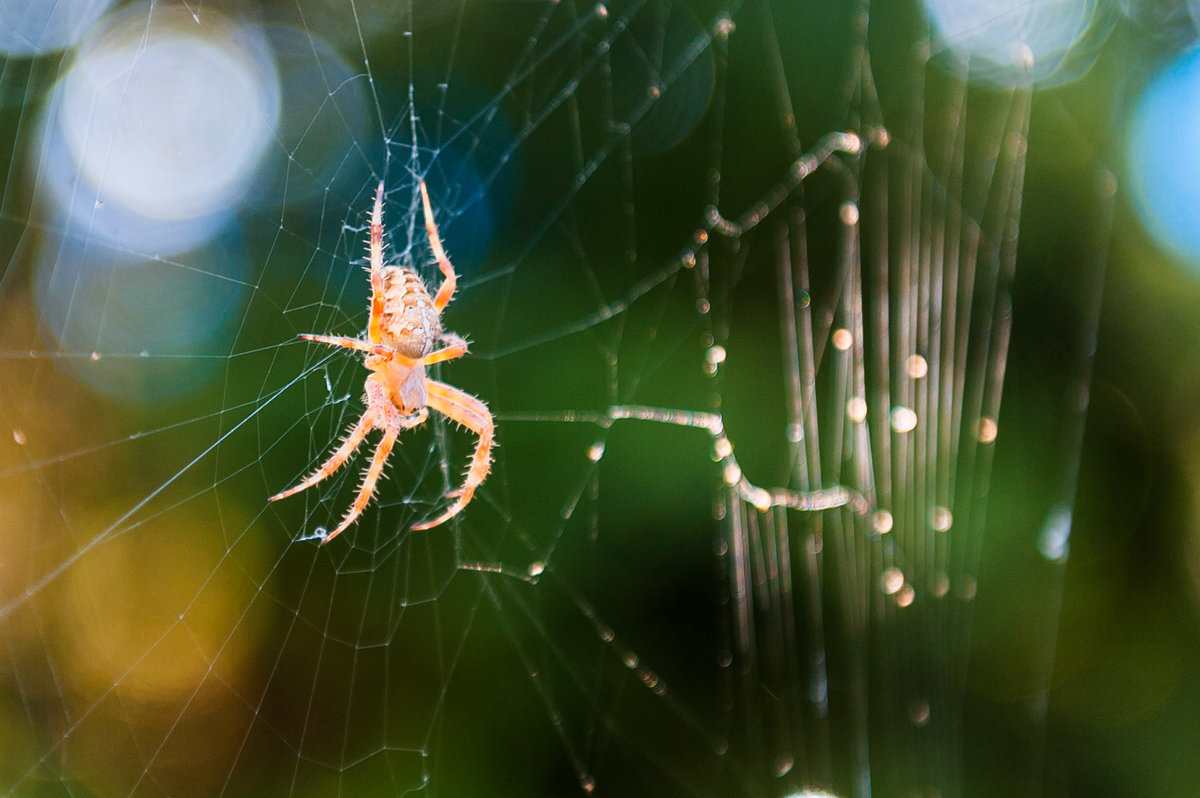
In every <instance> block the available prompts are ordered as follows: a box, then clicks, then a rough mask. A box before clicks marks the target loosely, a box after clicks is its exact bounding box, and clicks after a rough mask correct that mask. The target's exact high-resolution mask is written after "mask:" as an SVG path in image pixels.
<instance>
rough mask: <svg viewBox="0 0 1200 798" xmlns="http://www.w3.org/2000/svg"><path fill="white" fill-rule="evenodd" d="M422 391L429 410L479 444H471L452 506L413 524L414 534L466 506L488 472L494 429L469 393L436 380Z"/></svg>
mask: <svg viewBox="0 0 1200 798" xmlns="http://www.w3.org/2000/svg"><path fill="white" fill-rule="evenodd" d="M425 390H426V393H427V397H426V400H427V402H428V404H429V407H432V408H433V409H434V410H436V411H438V412H439V413H441V414H442V415H444V416H446V417H447V418H450V419H453V420H454V421H457V422H458V423H459V424H462V425H463V426H464V427H466V428H467V429H469V430H471V431H472V432H474V433H475V434H476V435H478V436H479V443H477V444H476V445H475V454H474V455H473V456H472V457H471V464H470V465H469V466H468V467H467V475H466V479H465V480H463V484H462V487H460V488H458V489H457V490H454V491H451V492H450V493H449V494H448V495H450V496H454V497H457V498H456V499H455V501H454V503H453V504H451V505H450V507H448V508H447V509H446V510H445V511H444V512H443V513H442V514H441V515H439V516H437V517H436V518H434V519H433V520H431V521H423V522H421V523H419V524H414V525H413V530H414V531H419V530H422V529H429V528H431V527H435V526H437V525H438V524H441V523H443V522H444V521H448V520H449V519H451V518H453V517H454V516H456V515H458V513H459V512H461V511H462V509H463V508H464V507H466V506H467V503H468V502H469V501H471V497H472V496H474V495H475V489H476V488H477V487H479V485H480V484H482V483H483V480H484V478H485V477H487V475H488V472H489V471H490V470H491V467H492V433H493V431H494V430H495V423H494V421H493V420H492V414H491V413H489V412H488V409H487V405H485V404H484V403H483V402H481V401H480V400H479V399H476V398H475V397H474V396H471V395H470V394H469V393H466V392H465V391H461V390H459V389H458V388H455V387H453V386H450V385H446V384H445V383H443V382H438V381H436V380H428V381H426V384H425Z"/></svg>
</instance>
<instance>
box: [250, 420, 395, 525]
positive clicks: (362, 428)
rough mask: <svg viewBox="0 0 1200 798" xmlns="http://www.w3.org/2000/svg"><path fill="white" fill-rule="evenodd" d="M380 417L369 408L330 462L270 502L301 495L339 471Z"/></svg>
mask: <svg viewBox="0 0 1200 798" xmlns="http://www.w3.org/2000/svg"><path fill="white" fill-rule="evenodd" d="M378 417H379V411H378V410H376V409H375V407H373V406H370V407H367V409H366V411H365V412H364V413H363V414H362V416H361V417H360V418H359V419H358V421H357V422H356V423H355V425H354V427H353V428H352V429H351V430H350V432H348V433H346V439H345V440H343V441H342V445H341V446H339V447H338V448H337V449H336V450H335V451H334V452H333V454H331V455H329V459H328V460H326V461H325V462H324V463H322V464H321V466H320V467H319V468H318V469H317V470H316V471H314V472H313V473H312V474H311V475H310V476H308V477H307V478H305V479H304V480H302V481H301V482H300V483H299V484H297V485H295V486H294V487H291V488H288V489H287V490H285V491H283V492H281V493H276V494H275V495H274V496H272V497H271V498H270V499H269V500H268V501H273V502H276V501H279V500H280V499H286V498H287V497H288V496H291V495H293V494H296V493H299V492H300V491H302V490H305V489H307V488H311V487H312V486H313V485H316V484H317V483H318V482H320V481H321V480H323V479H325V478H326V477H328V476H329V475H331V474H332V473H333V472H334V471H337V470H338V469H339V468H341V467H342V465H343V464H344V463H345V462H346V460H347V459H349V457H350V455H352V454H353V453H354V450H355V449H357V448H358V446H359V444H360V443H362V442H363V438H365V437H367V433H368V432H370V431H371V427H373V426H375V419H376V418H378Z"/></svg>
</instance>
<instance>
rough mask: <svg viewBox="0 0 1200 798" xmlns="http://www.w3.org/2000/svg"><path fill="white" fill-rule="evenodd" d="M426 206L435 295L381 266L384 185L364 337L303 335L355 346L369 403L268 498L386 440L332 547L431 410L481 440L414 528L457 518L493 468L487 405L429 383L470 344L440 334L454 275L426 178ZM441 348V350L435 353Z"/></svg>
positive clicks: (405, 274) (313, 480) (412, 277)
mask: <svg viewBox="0 0 1200 798" xmlns="http://www.w3.org/2000/svg"><path fill="white" fill-rule="evenodd" d="M420 185H421V205H422V208H423V210H424V212H425V231H426V233H427V234H428V236H429V248H430V249H431V250H433V256H434V258H435V259H436V260H437V265H438V268H439V269H440V270H441V272H442V275H443V277H444V278H445V279H443V281H442V285H441V287H440V288H439V289H438V292H437V295H436V296H434V297H432V298H430V296H429V290H428V289H427V288H426V287H425V283H424V282H423V281H422V280H421V278H420V277H419V276H418V275H417V273H416V272H414V271H413V270H412V269H407V268H404V267H401V266H384V265H383V183H382V182H381V183H380V184H379V188H378V189H376V191H375V208H374V210H373V211H372V212H371V234H370V237H369V239H368V241H367V250H368V252H369V254H370V272H371V316H370V319H369V320H368V322H367V335H366V339H365V340H363V339H361V338H347V337H339V336H330V335H312V334H309V333H303V334H301V335H300V337H301V338H303V339H304V340H306V341H316V342H317V343H322V344H329V345H330V346H340V347H344V348H346V349H353V350H355V351H357V352H362V353H364V354H365V355H366V358H365V365H366V367H367V368H368V369H369V370H370V372H371V373H370V374H368V375H367V380H366V391H367V393H366V404H367V408H366V410H364V411H363V414H362V417H361V418H359V419H358V421H357V422H356V423H355V424H354V426H353V427H352V428H351V429H350V431H349V432H348V433H347V434H346V438H345V439H344V440H343V441H342V444H341V445H340V446H338V447H337V449H335V450H334V452H333V454H331V455H329V459H327V460H326V461H325V462H324V463H323V464H322V465H321V467H320V468H318V469H317V470H316V471H314V472H313V473H312V475H311V476H309V477H307V478H306V479H304V480H303V481H301V482H300V483H299V484H298V485H296V486H295V487H292V488H288V489H287V490H285V491H283V492H282V493H278V494H276V495H274V496H272V497H271V499H270V501H278V500H279V499H283V498H286V497H288V496H291V495H292V494H294V493H299V492H300V491H302V490H305V489H306V488H311V487H312V486H313V485H316V484H317V483H318V482H320V481H321V480H323V479H325V478H326V477H328V476H329V475H330V474H332V473H333V472H335V471H337V470H338V468H340V467H341V466H342V465H343V464H344V463H345V462H346V460H348V459H349V457H350V455H351V454H353V453H354V450H355V449H357V448H358V446H359V444H361V443H362V442H363V439H364V438H366V436H367V433H369V432H370V431H371V430H372V429H376V428H378V429H381V430H383V438H382V439H381V440H380V441H379V445H378V446H377V447H376V448H375V454H374V455H373V456H372V457H371V464H370V465H369V466H368V467H367V470H366V473H365V474H364V475H363V481H362V486H361V487H360V488H359V491H358V497H357V498H356V499H355V500H354V504H353V505H351V506H350V509H349V510H347V511H346V515H345V516H344V517H343V518H342V522H341V523H340V524H338V526H337V528H336V529H334V530H333V533H332V534H329V535H327V536H325V537H324V538H323V539H322V543H328V542H329V541H331V540H333V539H334V538H336V537H337V536H338V535H340V534H341V533H342V532H345V531H346V529H347V528H348V527H349V526H350V525H351V524H353V523H354V522H355V521H356V520H357V519H358V517H359V515H361V514H362V511H363V509H364V508H365V507H366V506H367V503H368V502H370V501H371V496H372V495H373V494H374V493H375V484H376V482H378V481H379V475H380V473H381V472H382V471H383V466H384V463H386V462H387V459H388V455H389V454H391V451H392V447H393V446H394V445H395V443H396V438H397V437H398V436H399V435H400V433H401V432H402V431H403V430H406V429H412V428H413V427H416V426H419V425H420V424H421V423H422V422H424V421H425V419H426V418H427V417H428V416H429V408H433V409H434V410H436V411H438V412H439V413H441V414H442V415H444V416H446V417H447V418H450V419H453V420H454V421H456V422H458V423H459V424H461V425H463V426H464V427H466V428H467V429H469V430H471V431H472V432H474V433H475V434H476V435H477V436H478V437H479V442H478V443H477V444H476V446H475V454H474V455H473V456H472V457H471V463H470V465H469V466H468V467H467V473H466V479H465V480H464V481H463V484H462V487H460V488H458V489H456V490H453V491H451V492H450V493H448V494H447V497H448V498H454V499H455V501H454V503H453V504H451V505H450V506H449V507H448V508H447V509H446V510H445V511H444V512H442V514H441V515H439V516H437V517H436V518H434V519H433V520H431V521H424V522H422V523H420V524H416V525H414V526H413V529H414V530H421V529H429V528H431V527H435V526H437V525H438V524H441V523H443V522H445V521H448V520H449V519H451V518H453V517H454V516H456V515H458V513H460V512H461V511H462V509H463V508H464V507H466V506H467V502H469V501H471V497H472V496H473V495H474V494H475V489H476V488H478V487H479V486H480V485H481V484H483V480H484V479H485V478H486V477H487V475H488V472H489V471H490V470H491V462H492V433H493V431H494V429H495V424H494V420H493V418H492V414H491V413H489V412H488V409H487V405H485V404H484V403H483V402H481V401H480V400H479V399H477V398H475V397H474V396H471V395H470V394H468V393H466V392H465V391H462V390H459V389H458V388H455V387H453V386H451V385H447V384H445V383H443V382H438V381H437V380H433V379H430V378H429V377H428V376H426V374H425V367H426V366H430V365H433V364H434V363H441V362H443V361H446V360H452V359H454V358H456V357H462V356H463V355H465V354H466V352H467V342H466V341H465V340H464V339H462V338H461V337H459V336H457V335H455V334H454V333H449V332H443V330H442V321H441V314H442V310H444V309H445V307H446V305H447V304H449V302H450V300H451V299H452V298H453V297H454V288H455V285H456V282H457V280H456V276H455V274H454V267H453V266H452V265H451V264H450V259H449V258H448V257H446V252H445V250H444V249H443V248H442V241H441V238H439V236H438V230H437V225H436V224H434V221H433V208H432V207H431V206H430V204H429V191H428V190H427V189H426V188H425V181H424V180H422V181H421V184H420ZM439 344H441V345H442V347H441V348H440V349H437V348H435V347H436V346H437V345H439Z"/></svg>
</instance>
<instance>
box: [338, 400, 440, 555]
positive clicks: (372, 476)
mask: <svg viewBox="0 0 1200 798" xmlns="http://www.w3.org/2000/svg"><path fill="white" fill-rule="evenodd" d="M384 413H385V415H386V417H387V426H386V427H385V428H384V433H383V438H382V439H381V440H380V441H379V446H377V447H375V454H374V455H373V456H372V457H371V464H370V465H369V466H367V470H366V473H364V474H363V481H362V486H361V487H360V488H359V489H358V497H357V498H355V500H354V504H352V505H351V506H350V509H349V510H347V511H346V515H345V517H343V518H342V522H341V523H340V524H338V526H337V529H335V530H333V532H332V533H330V534H329V535H327V536H326V537H325V538H324V539H323V540H322V541H321V543H322V544H325V543H328V542H329V541H331V540H333V539H334V538H336V537H337V536H338V535H340V534H342V533H343V532H345V531H346V530H347V529H349V527H350V525H351V524H353V523H354V522H355V521H357V520H358V517H359V516H360V515H362V511H363V510H365V509H366V507H367V504H368V503H369V502H370V501H371V497H372V496H373V495H375V484H376V483H377V482H378V481H379V476H380V474H382V473H383V466H384V465H385V464H386V463H387V459H388V456H389V455H390V454H391V453H392V447H393V446H395V445H396V438H397V437H399V435H400V431H401V430H402V429H407V428H409V427H415V426H417V425H418V424H420V423H421V422H422V421H424V420H425V418H426V417H427V416H428V415H429V411H428V410H425V409H424V408H422V409H421V410H420V412H419V413H418V414H417V415H416V416H415V417H405V416H402V415H400V411H399V410H397V409H396V408H395V406H394V405H388V406H387V407H386V408H384Z"/></svg>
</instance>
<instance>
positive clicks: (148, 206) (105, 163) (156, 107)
mask: <svg viewBox="0 0 1200 798" xmlns="http://www.w3.org/2000/svg"><path fill="white" fill-rule="evenodd" d="M148 19H149V22H147V16H146V13H145V10H144V9H141V8H137V7H135V8H133V9H130V10H129V11H127V12H126V13H124V14H122V15H120V16H117V17H116V18H114V19H113V20H112V21H111V22H109V23H108V27H107V29H106V30H105V31H103V32H102V33H98V34H97V35H95V36H94V37H93V38H92V39H91V40H90V46H88V47H86V48H85V49H83V50H81V51H80V52H79V54H78V55H77V57H76V59H75V60H74V61H73V62H72V63H71V65H70V68H69V69H68V70H67V71H66V72H65V73H64V75H63V78H62V80H61V81H60V82H59V83H58V85H57V86H56V87H55V89H54V92H53V95H52V98H51V102H50V103H49V104H48V114H47V117H46V134H45V139H44V142H43V151H42V153H41V154H40V156H39V157H40V159H41V160H42V161H43V162H44V163H46V164H47V166H48V170H47V176H48V179H49V187H50V189H51V191H52V193H53V195H54V196H55V198H56V200H57V201H56V205H59V206H60V207H69V208H71V209H72V213H73V214H74V215H75V216H77V217H79V218H81V219H86V220H87V228H88V233H89V235H95V234H100V235H104V236H105V237H106V238H108V239H110V240H112V241H115V242H118V243H120V244H122V245H124V246H130V247H136V248H139V249H154V250H156V251H161V252H179V251H182V250H184V249H187V248H189V247H191V246H194V245H195V244H197V243H199V242H201V241H203V240H205V239H207V238H208V237H210V236H211V235H213V234H214V233H215V232H216V231H217V230H219V229H220V228H221V227H223V226H224V225H225V224H226V223H227V220H228V218H229V214H230V211H231V209H232V208H233V207H234V206H235V205H236V204H237V202H238V201H239V200H240V199H241V197H242V196H243V194H244V193H245V192H246V190H247V189H248V187H249V186H250V185H251V181H252V180H253V179H254V177H255V174H256V172H257V170H258V168H259V164H260V161H261V160H262V158H263V155H264V153H265V152H266V151H267V148H268V146H269V145H270V144H271V142H272V141H273V137H274V133H275V127H276V121H277V119H278V115H279V88H278V85H277V78H276V74H275V68H274V62H273V60H272V58H271V55H270V52H269V50H268V48H267V47H266V45H265V43H264V42H263V40H262V39H261V37H260V36H259V34H258V33H257V32H256V31H255V30H254V29H252V28H246V27H241V26H238V25H236V24H235V23H233V22H231V21H226V20H224V19H222V18H221V17H219V16H218V15H216V14H214V13H211V12H210V13H207V14H205V15H204V17H203V21H202V22H201V23H200V24H197V21H196V20H195V19H194V18H193V17H192V15H191V14H189V13H187V12H185V11H183V10H182V9H169V8H165V9H160V10H158V11H156V12H155V13H154V14H152V15H149V17H148Z"/></svg>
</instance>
